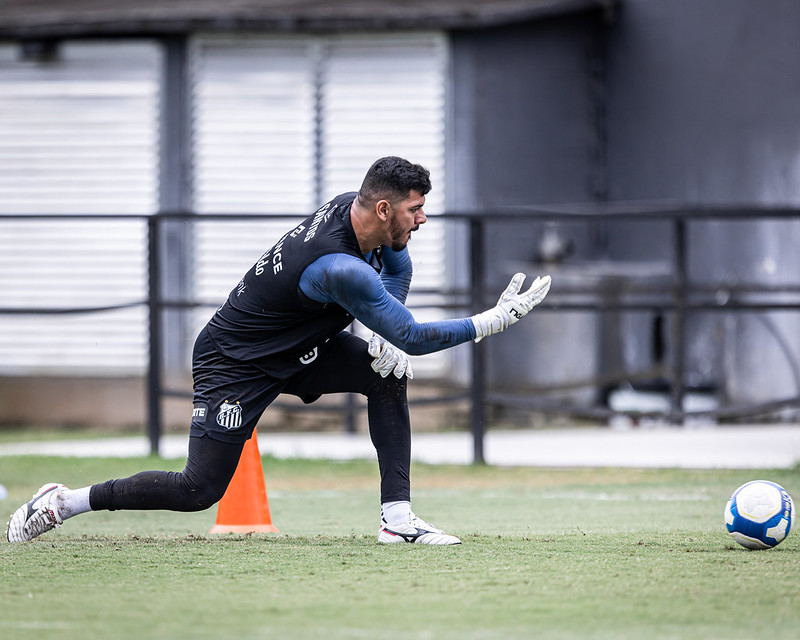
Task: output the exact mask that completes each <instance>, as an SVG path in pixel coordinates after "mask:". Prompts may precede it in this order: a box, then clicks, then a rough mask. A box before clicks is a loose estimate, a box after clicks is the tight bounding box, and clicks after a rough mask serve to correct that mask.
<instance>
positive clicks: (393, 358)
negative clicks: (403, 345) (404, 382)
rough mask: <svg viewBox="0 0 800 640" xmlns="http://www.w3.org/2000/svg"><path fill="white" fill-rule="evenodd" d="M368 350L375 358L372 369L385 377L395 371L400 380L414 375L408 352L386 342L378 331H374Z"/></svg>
mask: <svg viewBox="0 0 800 640" xmlns="http://www.w3.org/2000/svg"><path fill="white" fill-rule="evenodd" d="M367 352H368V353H369V355H371V356H372V357H373V358H375V359H374V360H373V361H372V370H373V371H375V372H376V373H379V374H381V377H382V378H385V377H386V376H388V375H389V373H392V372H393V373H394V377H395V378H397V379H398V380H400V379H401V378H402V377H403V376H406V377H407V378H408V379H409V380H411V379H412V378H413V377H414V371H412V369H411V363H410V362H409V360H408V354H406V353H405V352H404V351H401V350H400V349H398V348H397V347H395V346H394V345H392V344H391V343H389V342H386V340H384V339H383V338H381V337H380V336H379V335H378V334H377V333H373V334H372V337H371V338H370V339H369V345H368V347H367Z"/></svg>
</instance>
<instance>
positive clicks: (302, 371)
mask: <svg viewBox="0 0 800 640" xmlns="http://www.w3.org/2000/svg"><path fill="white" fill-rule="evenodd" d="M430 189H431V182H430V176H429V173H428V171H427V170H426V169H424V168H423V167H421V166H419V165H415V164H411V163H410V162H408V161H407V160H404V159H402V158H397V157H393V156H390V157H386V158H381V159H379V160H377V161H376V162H375V163H374V164H373V165H372V167H370V169H369V171H368V172H367V174H366V177H365V178H364V181H363V183H362V185H361V188H360V190H359V191H358V193H355V192H353V193H345V194H342V195H340V196H337V197H336V198H334V199H333V200H331V201H330V202H328V203H327V204H325V205H323V206H322V207H321V208H320V209H319V210H317V211H316V212H315V213H314V214H312V215H311V216H310V217H308V218H307V219H306V220H304V221H303V222H302V223H301V224H299V225H297V226H296V227H294V228H293V229H291V230H290V231H288V232H287V233H286V234H285V235H284V236H283V237H282V238H281V239H280V240H278V242H277V244H276V245H275V246H274V247H272V248H271V249H270V250H269V251H267V252H266V253H265V254H264V255H263V256H262V257H261V259H260V260H259V261H258V262H257V263H256V264H255V265H253V267H252V268H251V269H250V270H249V271H248V272H247V273H246V274H245V275H244V277H243V278H242V280H241V281H240V282H239V284H238V285H237V286H236V287H235V288H234V289H233V291H231V293H230V295H229V296H228V299H227V301H226V302H225V304H223V305H222V307H220V309H219V310H218V311H217V312H216V313H215V314H214V316H213V317H212V318H211V320H210V321H209V323H208V324H207V325H206V327H205V328H204V329H203V330H202V331H201V332H200V335H199V336H198V338H197V340H196V342H195V345H194V354H193V360H192V375H193V379H194V410H193V414H192V421H191V425H190V433H189V436H190V437H189V452H188V458H187V461H186V468H185V469H184V470H183V471H182V472H180V473H176V472H167V471H144V472H142V473H137V474H135V475H133V476H131V477H129V478H123V479H121V480H108V481H107V482H102V483H100V484H95V485H92V486H89V487H83V488H80V489H72V490H71V489H67V488H66V487H65V486H64V485H61V484H55V483H51V484H46V485H44V486H43V487H42V488H41V489H39V491H38V492H37V493H36V494H35V495H34V496H33V499H32V500H31V501H30V502H28V503H27V504H24V505H22V506H21V507H20V508H19V509H17V511H16V512H15V513H14V515H13V516H12V517H11V521H10V522H9V523H8V529H7V533H6V536H7V538H8V540H9V541H10V542H22V541H26V540H32V539H33V538H35V537H37V536H39V535H41V534H42V533H45V532H46V531H49V530H51V529H53V528H55V527H58V526H61V524H62V523H63V522H64V520H66V519H67V518H71V517H73V516H76V515H78V514H81V513H85V512H87V511H100V510H104V509H107V510H111V511H113V510H116V509H168V510H173V511H199V510H202V509H208V508H209V507H211V506H212V505H214V504H215V503H216V502H217V501H219V500H220V498H222V496H223V494H224V493H225V489H226V488H227V486H228V483H229V482H230V480H231V477H232V476H233V473H234V471H235V470H236V466H237V464H238V462H239V456H240V454H241V452H242V448H243V447H244V443H245V441H246V440H247V439H248V438H250V437H251V435H252V433H253V429H254V427H255V425H256V423H257V422H258V419H259V418H260V417H261V415H262V413H263V412H264V411H265V409H266V408H267V407H268V406H269V405H270V403H272V401H273V400H275V398H276V397H277V396H278V395H279V394H281V393H289V394H293V395H295V396H298V397H300V398H301V399H302V400H303V401H304V402H313V401H314V400H316V399H317V398H319V397H320V396H321V395H322V394H326V393H343V392H353V393H360V394H363V395H365V396H366V397H367V415H368V419H369V433H370V437H371V439H372V442H373V444H374V445H375V449H376V450H377V453H378V466H379V469H380V492H381V518H380V525H379V530H378V541H379V542H383V543H393V542H410V543H420V544H460V542H461V541H460V540H459V539H458V538H456V537H455V536H451V535H448V534H446V533H444V532H443V531H441V530H440V529H437V528H436V527H434V526H433V525H431V524H429V523H427V522H425V521H424V520H422V519H421V518H419V517H418V516H416V515H415V514H414V512H413V511H412V509H411V502H410V500H411V496H410V480H409V467H410V461H411V426H410V421H409V416H408V404H407V400H406V380H407V379H410V378H413V373H412V370H411V367H410V366H409V360H408V356H407V355H406V354H414V355H419V354H425V353H432V352H434V351H439V350H441V349H446V348H448V347H453V346H455V345H457V344H462V343H464V342H467V341H469V340H476V341H478V340H481V339H482V338H484V337H486V336H488V335H491V334H494V333H498V332H500V331H503V330H504V329H506V328H507V327H508V326H509V325H510V324H513V323H515V322H517V320H519V319H520V318H522V317H523V316H524V315H525V314H527V313H528V312H529V311H530V310H531V309H533V307H534V306H536V305H537V304H539V303H540V302H541V301H542V299H543V298H544V297H545V295H547V291H548V290H549V288H550V277H549V276H544V277H543V278H536V279H535V280H534V282H533V284H532V285H531V287H530V288H529V289H528V290H527V291H525V292H524V293H521V292H520V290H521V287H522V282H523V280H524V278H525V276H524V275H523V274H521V273H518V274H516V275H515V276H514V277H513V278H512V279H511V282H510V284H509V285H508V287H507V288H506V290H505V291H504V292H503V294H502V295H501V296H500V299H499V300H498V302H497V305H496V306H495V307H493V308H491V309H489V310H488V311H484V312H483V313H479V314H477V315H474V316H472V317H467V318H458V319H453V320H442V321H437V322H424V323H420V322H417V321H416V320H415V319H414V317H413V316H412V315H411V313H410V312H409V311H408V309H407V308H406V307H405V306H404V303H405V300H406V296H407V294H408V287H409V284H410V282H411V259H410V258H409V255H408V249H407V248H406V245H407V244H408V241H409V239H410V238H411V234H412V233H413V232H414V231H416V230H417V229H419V227H420V225H422V224H423V223H424V222H425V221H426V216H425V213H424V211H423V205H424V204H425V194H427V193H428V192H429V191H430ZM353 320H359V321H360V322H361V323H362V324H364V325H365V326H366V327H367V328H369V329H370V330H372V331H373V332H374V333H373V335H372V337H371V339H370V340H369V342H366V341H364V340H362V339H361V338H359V337H357V336H355V335H353V334H351V333H349V332H347V331H345V330H344V329H345V328H346V327H348V326H349V325H350V324H351V323H352V322H353ZM389 374H392V375H389Z"/></svg>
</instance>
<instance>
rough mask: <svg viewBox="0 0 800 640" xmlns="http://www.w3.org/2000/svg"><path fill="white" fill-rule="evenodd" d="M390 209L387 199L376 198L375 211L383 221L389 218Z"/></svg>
mask: <svg viewBox="0 0 800 640" xmlns="http://www.w3.org/2000/svg"><path fill="white" fill-rule="evenodd" d="M391 210H392V204H391V203H390V202H389V201H388V200H378V202H377V203H376V204H375V212H376V213H377V214H378V217H379V218H380V219H381V220H382V221H383V222H386V220H387V219H388V218H389V212H390V211H391Z"/></svg>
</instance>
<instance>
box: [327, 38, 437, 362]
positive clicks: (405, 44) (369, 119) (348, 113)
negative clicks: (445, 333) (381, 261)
mask: <svg viewBox="0 0 800 640" xmlns="http://www.w3.org/2000/svg"><path fill="white" fill-rule="evenodd" d="M325 61H326V64H325V65H324V66H323V71H324V73H323V82H322V87H323V92H322V101H321V105H322V172H321V179H322V184H323V189H322V190H323V194H324V196H325V198H326V199H327V198H328V197H330V196H332V195H335V194H336V193H340V192H342V191H348V190H353V189H357V188H358V186H359V185H360V184H361V180H362V179H363V177H364V173H365V172H366V169H367V168H368V167H369V166H370V164H372V162H374V161H375V160H376V159H377V158H380V157H382V156H387V155H396V156H402V157H404V158H407V159H408V160H410V161H411V162H415V163H418V164H421V165H423V166H424V167H425V168H427V169H428V170H429V171H430V172H431V181H432V182H433V190H432V191H431V192H430V193H429V194H428V196H427V197H426V201H425V212H426V213H427V214H428V215H429V216H431V215H435V214H437V213H442V212H444V210H445V200H444V185H445V176H444V170H445V167H444V153H445V79H446V70H447V47H446V40H445V37H444V36H443V35H442V34H438V33H411V34H409V33H403V34H398V35H395V36H392V35H389V34H382V35H380V36H369V35H354V36H348V37H338V38H334V39H331V40H330V41H329V42H328V49H327V52H326V56H325ZM444 242H445V225H444V223H443V222H442V221H441V220H438V221H437V220H434V219H430V220H429V221H428V222H427V223H426V224H425V225H424V226H423V227H422V228H421V229H420V231H419V232H418V233H415V234H414V236H413V237H412V239H411V242H410V243H409V252H410V254H411V257H412V260H413V263H414V278H413V281H412V287H411V291H410V293H409V298H408V302H407V304H408V305H409V306H410V307H412V312H413V313H414V317H415V318H417V320H420V321H430V320H437V319H441V318H443V317H445V314H444V313H443V312H442V311H440V310H437V309H431V308H413V307H414V305H419V304H423V303H427V304H437V303H441V302H442V301H443V299H442V296H440V295H433V296H431V295H426V296H423V295H421V294H419V293H417V292H420V291H422V290H434V291H442V290H443V289H445V288H446V286H447V280H446V273H445V252H444V250H443V247H444ZM448 358H449V354H448V353H447V352H439V353H436V354H431V355H427V356H423V357H418V358H412V362H413V367H414V371H415V374H417V375H419V376H438V375H443V374H444V373H445V372H446V370H447V367H448V366H449V360H448Z"/></svg>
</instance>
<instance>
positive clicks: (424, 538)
mask: <svg viewBox="0 0 800 640" xmlns="http://www.w3.org/2000/svg"><path fill="white" fill-rule="evenodd" d="M378 542H383V543H385V544H393V543H395V542H410V543H414V544H461V540H459V539H458V538H456V537H455V536H451V535H448V534H446V533H445V532H444V531H442V530H441V529H437V528H436V527H434V526H433V525H430V524H428V523H427V522H425V521H424V520H423V519H422V518H418V517H417V516H415V515H413V514H412V517H411V520H409V521H408V522H403V523H402V524H393V525H389V524H388V523H387V522H386V520H384V519H383V518H381V528H380V530H379V531H378Z"/></svg>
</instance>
